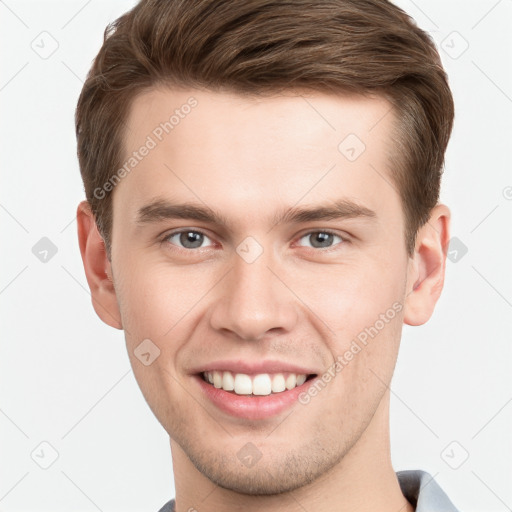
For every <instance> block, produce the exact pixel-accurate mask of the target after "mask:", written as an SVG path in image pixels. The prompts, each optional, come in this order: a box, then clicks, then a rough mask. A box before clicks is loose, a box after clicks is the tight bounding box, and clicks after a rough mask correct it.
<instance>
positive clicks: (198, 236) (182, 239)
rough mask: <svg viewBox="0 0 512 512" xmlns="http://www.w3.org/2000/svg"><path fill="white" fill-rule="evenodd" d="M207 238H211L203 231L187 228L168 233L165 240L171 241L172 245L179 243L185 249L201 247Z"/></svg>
mask: <svg viewBox="0 0 512 512" xmlns="http://www.w3.org/2000/svg"><path fill="white" fill-rule="evenodd" d="M205 240H209V241H210V242H211V240H210V239H209V238H208V237H207V236H206V235H205V234H204V233H202V232H201V231H195V230H193V229H185V230H182V231H176V232H174V233H170V234H169V235H167V236H166V237H165V238H164V239H163V242H169V243H170V244H172V245H177V246H178V247H182V248H183V249H200V248H201V247H204V246H203V243H204V242H205Z"/></svg>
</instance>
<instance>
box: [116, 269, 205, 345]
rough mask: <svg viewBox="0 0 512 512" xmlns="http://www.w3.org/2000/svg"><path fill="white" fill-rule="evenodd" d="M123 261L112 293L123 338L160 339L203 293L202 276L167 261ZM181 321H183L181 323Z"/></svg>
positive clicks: (180, 324)
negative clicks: (117, 306) (114, 292)
mask: <svg viewBox="0 0 512 512" xmlns="http://www.w3.org/2000/svg"><path fill="white" fill-rule="evenodd" d="M129 263H130V262H126V263H125V264H124V266H123V269H120V270H121V275H120V279H119V286H117V283H116V293H117V294H118V300H119V303H120V309H121V315H122V320H123V326H124V327H125V329H126V331H127V339H128V338H130V340H131V342H132V343H135V342H136V339H137V338H140V337H141V336H142V338H150V339H155V340H162V339H163V338H164V337H166V336H167V337H168V336H171V332H172V331H173V330H177V329H178V327H181V326H182V325H184V324H185V323H186V322H183V321H184V320H185V319H186V317H187V315H188V314H189V313H190V312H191V311H192V310H193V309H194V306H195V305H196V304H198V302H199V301H200V299H201V297H202V296H203V295H204V290H205V286H207V285H208V283H207V282H205V281H204V279H205V276H203V275H202V274H201V273H198V272H187V270H186V268H185V267H176V266H175V267H173V266H170V265H168V264H162V263H157V264H155V263H152V262H147V263H144V262H137V264H136V265H130V264H129ZM182 322H183V323H182Z"/></svg>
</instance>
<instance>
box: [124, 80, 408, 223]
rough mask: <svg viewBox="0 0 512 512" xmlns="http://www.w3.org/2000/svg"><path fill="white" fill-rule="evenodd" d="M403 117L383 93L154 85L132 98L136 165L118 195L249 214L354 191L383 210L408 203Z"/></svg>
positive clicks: (129, 143)
mask: <svg viewBox="0 0 512 512" xmlns="http://www.w3.org/2000/svg"><path fill="white" fill-rule="evenodd" d="M394 122H395V117H394V113H393V111H392V108H391V105H390V104H389V103H388V101H387V100H385V99H384V98H382V97H379V96H376V97H363V96H360V95H352V96H346V95H334V94H325V93H311V92H308V93H306V92H304V93H297V92H293V93H291V92H290V93H284V94H280V95H275V96H264V97H254V96H252V97H249V96H241V95H238V94H235V93H225V92H224V93H219V92H213V91H200V90H194V89H166V88H162V89H154V90H149V91H146V92H144V93H143V94H141V95H139V96H138V97H137V98H136V99H135V100H134V101H133V103H132V105H131V109H130V112H129V116H128V118H127V130H126V134H125V144H124V162H123V163H126V162H128V161H129V160H130V159H131V160H132V163H133V164H134V165H133V167H130V166H128V167H130V169H129V173H126V174H128V175H127V177H126V178H125V179H123V180H122V183H120V186H118V187H116V190H115V194H114V200H115V195H121V194H122V195H125V194H127V193H128V190H129V194H130V196H129V197H130V204H132V205H133V206H134V208H135V207H136V206H138V207H140V206H141V205H142V204H143V203H144V202H147V200H148V199H149V198H155V197H160V196H162V195H167V196H168V197H174V196H179V197H180V199H188V200H196V201H197V200H203V199H204V201H207V200H208V201H213V202H215V201H216V200H217V199H221V198H222V199H223V200H224V206H225V207H226V208H227V209H228V210H229V209H230V208H231V209H232V212H233V213H235V212H236V211H237V210H238V211H243V212H245V213H247V214H248V213H249V211H250V210H251V207H254V208H256V210H254V211H253V213H256V212H257V211H258V209H259V212H260V213H261V205H262V204H266V205H267V207H268V208H271V205H272V201H274V200H275V201H279V202H280V205H279V206H283V205H286V204H289V205H293V204H296V203H297V202H298V201H300V200H301V198H302V199H303V200H304V201H306V202H308V201H312V202H313V201H314V202H318V201H322V200H323V201H326V200H327V201H329V200H330V199H333V200H334V199H338V198H339V197H340V196H345V197H349V198H350V199H355V200H359V199H364V198H366V199H368V200H369V201H370V202H373V205H372V206H371V207H372V209H375V208H376V207H377V206H378V204H376V203H384V202H385V201H389V200H393V201H395V202H396V201H399V198H398V196H397V194H396V191H395V190H394V189H393V186H392V185H391V182H392V180H391V179H390V171H389V156H390V154H392V149H393V147H392V146H393V145H392V136H391V132H392V128H393V125H394ZM144 148H146V149H144ZM134 153H137V154H138V155H137V156H136V157H134V156H133V155H134ZM141 153H144V155H143V156H141ZM134 158H135V160H136V161H134ZM335 196H336V197H335ZM125 198H126V196H125ZM226 200H227V202H226ZM304 201H303V202H304ZM258 205H259V206H258ZM216 206H217V205H216Z"/></svg>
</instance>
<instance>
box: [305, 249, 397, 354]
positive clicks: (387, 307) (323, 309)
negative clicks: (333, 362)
mask: <svg viewBox="0 0 512 512" xmlns="http://www.w3.org/2000/svg"><path fill="white" fill-rule="evenodd" d="M404 286H405V271H404V270H403V268H402V266H401V265H399V264H397V263H394V264H393V263H391V262H387V264H386V262H384V263H383V262H382V261H378V260H377V259H375V260H374V261H366V262H364V261H360V262H358V263H354V264H351V265H340V266H338V267H337V268H332V269H330V268H329V267H326V268H325V269H322V270H320V271H319V272H317V273H316V274H315V275H310V276H308V277H307V278H305V279H304V281H303V284H302V286H301V288H302V289H301V291H300V292H298V293H297V295H299V296H300V297H303V298H304V302H305V303H306V304H307V306H308V307H309V308H310V309H311V310H312V311H313V312H314V314H315V315H316V316H317V317H318V318H319V319H321V321H322V322H323V324H324V325H325V326H326V327H327V328H328V330H329V331H330V332H331V334H335V337H334V336H333V339H335V341H334V342H333V343H334V344H335V346H333V347H332V348H333V349H334V350H335V351H336V353H339V352H340V351H344V350H345V349H346V348H347V345H350V342H351V340H353V339H354V338H356V337H357V336H358V335H359V333H361V332H364V330H365V329H366V328H370V327H372V326H374V325H375V324H376V323H377V328H378V330H379V331H383V334H384V332H385V333H386V334H387V333H389V334H390V335H391V334H392V332H393V335H396V328H395V325H396V326H400V328H401V319H400V318H398V316H400V315H399V313H400V311H399V310H401V309H402V306H401V303H402V302H403V293H404ZM382 318H384V320H381V319H382ZM382 322H384V325H382Z"/></svg>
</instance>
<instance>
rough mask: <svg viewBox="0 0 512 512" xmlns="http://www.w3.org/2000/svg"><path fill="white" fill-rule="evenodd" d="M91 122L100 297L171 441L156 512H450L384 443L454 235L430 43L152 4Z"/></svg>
mask: <svg viewBox="0 0 512 512" xmlns="http://www.w3.org/2000/svg"><path fill="white" fill-rule="evenodd" d="M76 123H77V137H78V155H79V160H80V168H81V173H82V177H83V180H84V184H85V191H86V196H87V201H84V202H82V203H81V204H80V205H79V207H78V212H77V216H78V232H79V242H80V249H81V253H82V258H83V262H84V268H85V272H86V276H87V280H88V283H89V286H90V289H91V294H92V298H93V305H94V308H95V310H96V312H97V314H98V315H99V316H100V318H101V319H102V320H103V321H104V322H105V323H107V324H108V325H110V326H112V327H115V328H117V329H123V330H124V331H125V336H126V343H127V348H128V353H129V356H130V360H131V364H132V368H133V371H134V374H135V376H136V379H137V381H138V383H139V385H140V387H141V390H142V392H143V394H144V396H145V398H146V400H147V402H148V404H149V406H150V407H151V409H152V411H153V412H154V414H155V416H156V417H157V419H158V420H159V421H160V423H161V424H162V426H163V427H164V428H165V429H166V431H167V432H168V434H169V436H170V445H171V451H172V457H173V468H174V478H175V485H176V499H175V501H174V500H172V501H170V502H169V503H167V504H166V505H165V506H164V507H163V508H162V511H170V510H176V511H177V512H184V511H193V510H198V511H200V512H203V511H204V512H207V511H215V512H222V511H232V510H248V511H256V510H266V511H277V510H286V511H295V510H297V511H298V510H301V511H303V510H321V511H325V512H329V511H338V512H339V511H352V512H353V511H355V510H358V511H370V510H372V511H374V510H379V511H380V512H398V511H402V512H405V511H407V512H409V511H412V510H416V511H418V512H426V511H433V510H436V511H441V510H442V511H453V510H455V508H454V507H453V505H452V504H451V502H450V501H449V499H448V498H447V497H446V496H445V494H444V493H443V491H442V490H441V489H440V488H439V487H438V486H437V484H436V483H435V482H434V481H433V480H432V478H431V477H430V476H429V475H427V474H426V473H423V472H420V471H411V472H402V473H399V474H398V475H397V474H395V472H394V470H393V468H392V465H391V458H390V446H389V399H390V391H389V384H390V381H391V377H392V374H393V369H394V365H395V362H396V358H397V353H398V348H399V343H400V337H401V330H402V326H403V324H404V323H406V324H408V325H420V324H423V323H425V322H426V321H427V320H428V319H429V318H430V316H431V315H432V312H433V310H434V307H435V304H436V302H437V300H438V298H439V296H440V293H441V290H442V286H443V280H444V271H445V250H444V249H445V247H446V246H447V243H448V239H449V218H450V212H449V210H448V208H447V207H446V206H445V205H442V204H439V203H438V199H439V187H440V176H441V171H442V166H443V160H444V152H445V149H446V146H447V143H448V140H449V137H450V133H451V129H452V123H453V100H452V96H451V93H450V89H449V87H448V83H447V78H446V75H445V73H444V71H443V69H442V66H441V63H440V59H439V55H438V54H437V52H436V49H435V46H434V44H433V43H432V41H431V40H430V38H429V37H428V36H427V35H426V34H425V33H424V32H422V31H421V30H420V29H419V28H418V27H417V26H416V25H415V24H414V22H413V21H412V20H411V19H410V18H409V17H408V16H407V15H406V14H405V13H403V12H402V11H401V10H400V9H398V8H397V7H395V6H394V5H392V4H390V3H388V2H384V1H382V0H366V1H361V0H337V1H319V2H308V1H306V0H301V1H295V0H294V1H293V2H286V1H280V2H269V1H266V0H254V1H245V2H235V1H219V0H187V1H186V2H182V1H178V0H176V1H169V0H166V1H164V0H148V1H142V2H141V3H139V4H138V5H137V6H136V7H135V8H134V9H133V10H132V11H130V12H129V13H127V14H126V15H124V16H122V17H121V18H120V19H119V20H117V21H116V22H115V23H114V24H113V25H112V26H111V27H109V28H108V29H107V32H106V37H105V41H104V44H103V47H102V48H101V50H100V52H99V54H98V56H97V58H96V60H95V62H94V64H93V67H92V69H91V71H90V73H89V76H88V78H87V81H86V83H85V85H84V88H83V91H82V94H81V96H80V99H79V103H78V108H77V116H76Z"/></svg>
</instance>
